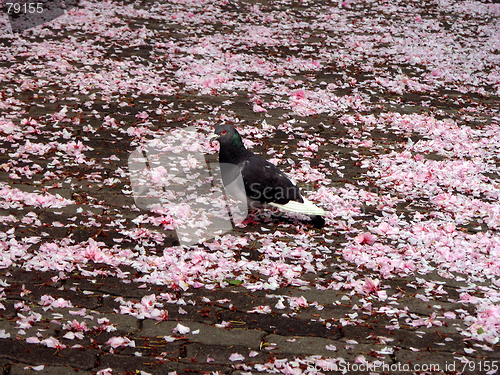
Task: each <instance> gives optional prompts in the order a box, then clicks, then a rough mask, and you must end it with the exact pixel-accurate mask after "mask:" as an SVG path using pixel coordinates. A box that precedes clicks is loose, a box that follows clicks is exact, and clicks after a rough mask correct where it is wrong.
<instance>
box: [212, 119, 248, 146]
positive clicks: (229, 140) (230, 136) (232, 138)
mask: <svg viewBox="0 0 500 375" xmlns="http://www.w3.org/2000/svg"><path fill="white" fill-rule="evenodd" d="M215 140H217V141H219V143H220V144H221V146H222V145H243V141H242V140H241V136H240V133H238V131H237V130H236V129H235V128H233V127H232V126H231V125H228V124H222V125H218V126H217V127H216V128H215Z"/></svg>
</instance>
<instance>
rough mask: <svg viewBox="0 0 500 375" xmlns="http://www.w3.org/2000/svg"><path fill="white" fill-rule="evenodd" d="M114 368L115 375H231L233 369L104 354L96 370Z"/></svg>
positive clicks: (189, 362)
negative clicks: (204, 374)
mask: <svg viewBox="0 0 500 375" xmlns="http://www.w3.org/2000/svg"><path fill="white" fill-rule="evenodd" d="M105 368H112V369H113V375H115V374H123V373H124V372H128V373H132V374H136V373H137V374H140V371H145V372H147V373H149V374H153V375H166V374H168V373H169V372H173V371H176V372H177V373H178V374H185V373H193V372H194V373H197V372H201V373H206V374H210V373H213V372H219V373H221V374H229V373H230V372H231V371H232V369H231V368H230V367H226V366H220V365H212V364H198V363H194V362H191V361H188V362H181V361H178V360H176V361H169V360H165V361H163V360H159V359H157V358H143V357H133V356H120V355H114V354H103V355H101V356H100V357H99V367H98V368H97V369H96V370H102V369H105Z"/></svg>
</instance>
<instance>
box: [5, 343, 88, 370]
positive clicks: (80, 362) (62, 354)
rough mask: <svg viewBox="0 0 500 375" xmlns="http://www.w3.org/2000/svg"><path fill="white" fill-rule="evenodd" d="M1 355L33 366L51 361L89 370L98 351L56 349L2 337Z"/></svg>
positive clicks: (51, 363)
mask: <svg viewBox="0 0 500 375" xmlns="http://www.w3.org/2000/svg"><path fill="white" fill-rule="evenodd" d="M28 354H29V355H28ZM0 356H1V357H3V358H6V359H9V360H11V361H16V362H23V363H28V364H29V365H33V366H36V365H47V363H50V365H52V366H54V365H55V366H57V365H61V366H70V367H74V368H78V369H82V370H89V369H91V368H93V367H94V365H95V360H96V351H95V350H92V349H86V350H80V349H60V350H56V349H53V348H47V347H45V346H43V345H38V344H27V343H26V342H25V341H20V340H11V339H2V340H0Z"/></svg>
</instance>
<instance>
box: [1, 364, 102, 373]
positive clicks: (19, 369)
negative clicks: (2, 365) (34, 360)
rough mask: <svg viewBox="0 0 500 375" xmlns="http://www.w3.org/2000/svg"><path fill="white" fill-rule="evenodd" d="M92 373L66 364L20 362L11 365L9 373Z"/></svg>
mask: <svg viewBox="0 0 500 375" xmlns="http://www.w3.org/2000/svg"><path fill="white" fill-rule="evenodd" d="M33 367H36V369H33ZM35 374H37V375H92V374H93V372H91V371H82V370H78V369H74V368H72V367H68V366H44V367H43V368H41V367H40V366H30V365H26V364H22V363H17V364H15V365H12V366H11V368H10V372H9V375H35Z"/></svg>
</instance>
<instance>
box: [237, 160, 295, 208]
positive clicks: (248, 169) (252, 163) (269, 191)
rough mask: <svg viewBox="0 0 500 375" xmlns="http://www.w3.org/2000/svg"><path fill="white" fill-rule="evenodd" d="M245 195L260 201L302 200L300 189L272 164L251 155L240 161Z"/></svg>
mask: <svg viewBox="0 0 500 375" xmlns="http://www.w3.org/2000/svg"><path fill="white" fill-rule="evenodd" d="M240 168H241V175H242V177H243V182H244V184H245V191H246V194H247V196H248V197H249V198H250V199H252V200H254V201H259V202H261V203H276V204H287V203H288V202H290V201H295V202H300V203H302V202H303V199H302V197H301V196H300V190H299V188H298V187H297V186H295V185H294V184H293V183H292V181H290V179H289V178H288V177H287V176H286V175H285V174H284V173H283V172H282V171H280V170H279V169H278V168H277V167H276V166H275V165H274V164H272V163H270V162H268V161H266V160H264V159H262V158H261V157H260V156H257V155H251V156H249V157H248V158H246V159H245V160H244V161H243V162H241V163H240Z"/></svg>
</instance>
